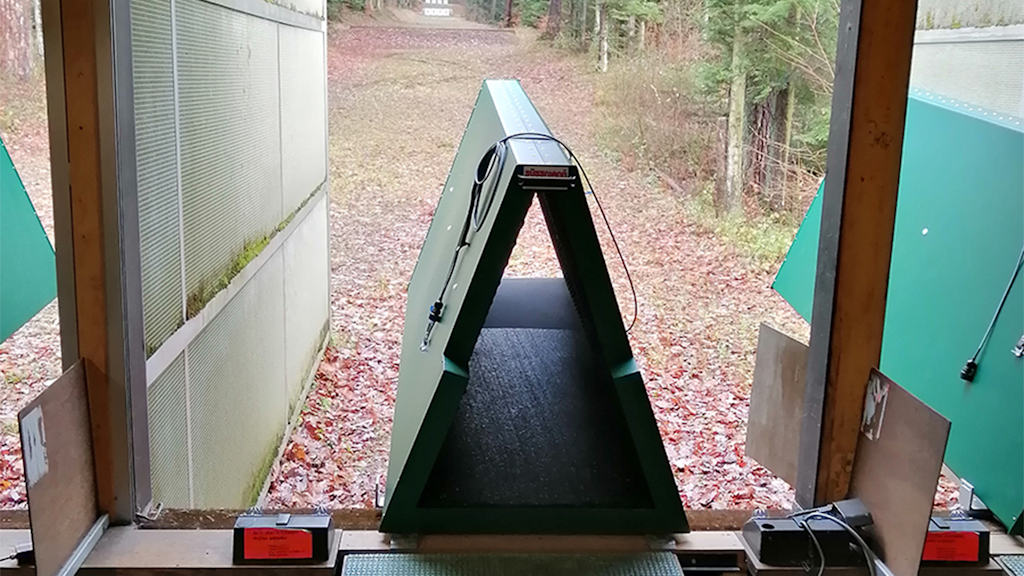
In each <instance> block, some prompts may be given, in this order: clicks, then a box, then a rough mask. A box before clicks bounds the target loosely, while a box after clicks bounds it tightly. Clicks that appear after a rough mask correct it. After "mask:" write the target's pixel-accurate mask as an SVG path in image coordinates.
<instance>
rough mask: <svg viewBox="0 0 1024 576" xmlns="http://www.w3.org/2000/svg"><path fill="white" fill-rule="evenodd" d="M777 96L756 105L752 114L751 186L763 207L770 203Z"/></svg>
mask: <svg viewBox="0 0 1024 576" xmlns="http://www.w3.org/2000/svg"><path fill="white" fill-rule="evenodd" d="M774 97H775V94H774V93H772V94H769V95H768V98H767V99H765V101H764V102H758V103H757V104H754V107H753V110H751V112H750V116H751V126H750V186H751V188H753V189H754V194H755V197H756V198H757V200H758V202H760V203H761V205H762V206H768V205H769V203H770V198H769V196H770V191H769V189H768V180H769V177H768V171H769V170H770V169H771V167H770V166H769V161H768V159H769V155H770V150H771V130H772V101H773V100H774Z"/></svg>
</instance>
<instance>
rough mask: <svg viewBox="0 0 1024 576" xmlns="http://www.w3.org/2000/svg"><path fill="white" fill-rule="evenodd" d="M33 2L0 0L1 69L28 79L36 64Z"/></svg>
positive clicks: (28, 0) (29, 0)
mask: <svg viewBox="0 0 1024 576" xmlns="http://www.w3.org/2000/svg"><path fill="white" fill-rule="evenodd" d="M31 4H32V0H0V68H2V69H3V70H6V71H7V72H9V73H11V74H14V75H16V76H18V77H19V78H22V79H25V78H28V77H29V75H30V74H31V73H32V66H33V64H34V58H33V52H34V51H35V47H34V46H33V45H34V44H35V43H36V41H35V38H34V37H33V34H32V20H33V18H32V12H33V10H32V8H33V7H32V5H31Z"/></svg>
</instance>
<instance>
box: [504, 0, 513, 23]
mask: <svg viewBox="0 0 1024 576" xmlns="http://www.w3.org/2000/svg"><path fill="white" fill-rule="evenodd" d="M504 25H505V28H509V27H511V26H512V0H505V24H504Z"/></svg>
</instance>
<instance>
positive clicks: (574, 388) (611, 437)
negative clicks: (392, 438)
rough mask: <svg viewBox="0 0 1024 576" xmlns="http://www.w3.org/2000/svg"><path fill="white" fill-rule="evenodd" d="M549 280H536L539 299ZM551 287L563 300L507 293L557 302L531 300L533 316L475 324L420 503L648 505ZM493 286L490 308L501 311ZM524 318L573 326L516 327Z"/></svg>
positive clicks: (601, 375)
mask: <svg viewBox="0 0 1024 576" xmlns="http://www.w3.org/2000/svg"><path fill="white" fill-rule="evenodd" d="M524 286H525V285H523V286H520V287H518V288H522V287H524ZM538 286H539V285H538ZM552 286H553V285H551V284H550V283H549V284H548V285H547V286H545V287H544V289H549V290H548V292H547V294H548V295H549V296H550V295H554V294H556V293H557V291H556V290H550V289H551V288H552ZM555 287H557V286H555ZM561 291H562V292H563V293H564V294H565V297H564V298H561V297H552V298H541V297H540V295H531V292H530V291H529V290H516V291H515V296H516V298H517V299H519V298H522V299H524V300H523V301H532V302H534V303H536V302H541V301H544V302H547V303H548V304H549V305H550V304H553V303H557V305H558V306H560V307H561V309H559V310H553V309H548V310H547V311H545V310H544V307H539V308H538V307H536V306H534V307H532V309H534V310H537V311H539V312H540V313H541V317H537V318H536V322H534V321H531V320H530V315H529V314H520V315H514V314H512V315H505V316H503V318H505V320H502V321H500V322H499V321H496V320H495V321H492V318H490V317H489V318H488V320H487V323H486V324H485V326H494V325H496V324H497V325H506V326H507V325H508V324H516V325H518V326H516V327H500V328H498V327H485V328H484V329H483V330H481V332H480V337H479V338H478V340H477V343H476V347H475V348H474V351H473V356H472V357H471V359H470V365H469V384H468V386H467V390H466V394H465V396H464V397H463V399H462V403H461V404H460V406H459V409H458V411H457V413H456V416H455V421H454V422H453V423H452V426H451V427H450V428H449V431H448V436H447V438H446V439H445V443H444V445H443V446H442V448H441V452H440V454H439V455H438V458H437V461H436V463H435V464H434V468H433V471H432V472H431V476H430V479H429V480H428V482H427V485H426V487H425V489H424V492H423V495H422V496H421V500H420V505H421V506H424V507H443V508H458V507H488V506H500V507H504V506H517V507H521V506H559V507H562V506H565V507H602V508H651V507H653V502H652V500H651V496H650V492H649V490H648V489H647V486H646V483H645V480H644V475H643V472H642V470H641V468H640V461H639V459H638V458H637V456H636V452H635V449H634V447H633V444H632V437H631V435H630V433H629V430H628V429H627V425H626V421H625V417H624V416H623V414H622V409H621V407H620V406H619V402H618V399H617V398H616V397H615V390H614V389H613V387H612V382H611V378H610V375H609V374H608V371H607V369H606V368H605V367H604V366H603V363H602V362H601V360H600V358H598V357H597V356H596V355H595V354H594V351H593V350H592V348H591V346H590V344H589V343H588V340H587V338H586V336H585V335H584V333H583V330H582V329H581V328H580V327H579V326H580V325H579V323H578V321H576V322H569V323H567V322H565V321H564V320H565V318H566V314H567V313H568V314H570V315H569V318H574V317H575V310H574V308H573V307H572V300H571V299H570V298H568V291H567V290H566V288H565V284H564V282H561ZM501 292H502V291H501V290H500V289H499V295H498V296H497V297H496V299H495V306H496V307H497V309H498V310H509V308H505V306H506V305H508V304H509V302H507V301H506V302H501V300H502V299H503V296H502V294H501ZM508 295H509V292H508V291H506V292H505V294H504V296H505V297H507V296H508ZM534 296H536V297H534ZM565 306H568V307H569V310H568V311H567V310H565V309H564V307H565ZM513 308H515V307H514V306H513ZM494 309H495V308H494V307H492V310H494ZM519 309H520V310H525V309H527V307H520V308H519ZM552 319H556V320H552ZM534 323H539V324H542V325H547V326H551V325H558V326H575V328H553V327H546V328H536V327H524V325H526V326H529V325H530V324H534Z"/></svg>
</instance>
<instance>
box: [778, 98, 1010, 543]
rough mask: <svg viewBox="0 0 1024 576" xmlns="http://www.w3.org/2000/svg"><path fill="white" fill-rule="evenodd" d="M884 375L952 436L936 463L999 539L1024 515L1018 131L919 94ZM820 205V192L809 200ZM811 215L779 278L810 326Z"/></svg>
mask: <svg viewBox="0 0 1024 576" xmlns="http://www.w3.org/2000/svg"><path fill="white" fill-rule="evenodd" d="M906 122H907V123H906V134H905V139H904V145H903V163H902V168H901V172H900V188H899V199H898V203H897V207H896V226H895V231H894V235H893V248H892V266H891V269H890V273H889V292H888V301H887V303H886V315H885V334H884V336H883V341H882V359H881V370H882V371H883V372H885V373H886V375H888V376H889V377H891V378H892V379H893V380H895V381H896V382H899V384H900V385H901V386H904V387H905V388H906V389H907V390H909V391H910V392H912V393H913V394H914V395H915V396H917V397H918V398H920V399H921V400H923V401H924V402H926V403H927V404H928V405H929V406H931V407H932V408H934V409H936V410H938V411H939V412H940V413H941V414H942V415H943V416H945V417H946V418H949V419H950V421H952V423H953V427H952V430H951V432H950V437H949V444H948V447H947V449H946V462H947V463H948V464H949V466H950V467H951V468H952V469H953V471H954V472H955V473H956V474H957V475H958V476H960V477H962V478H965V479H967V480H969V481H970V482H971V483H973V484H974V486H975V488H976V493H977V495H978V497H979V498H981V499H982V501H984V502H985V504H986V505H988V506H989V508H991V509H992V511H993V512H994V513H995V514H996V516H997V517H998V518H999V519H1000V520H1001V521H1002V522H1004V523H1005V524H1006V525H1007V526H1012V525H1013V524H1014V523H1015V522H1019V518H1020V515H1021V511H1022V508H1024V410H1022V409H1021V407H1022V406H1024V385H1022V383H1024V358H1021V357H1018V356H1017V355H1015V354H1014V353H1012V352H1011V350H1012V349H1013V348H1014V347H1015V345H1016V344H1017V342H1018V340H1019V339H1020V338H1021V337H1022V335H1024V277H1022V276H1018V277H1017V278H1016V280H1015V281H1014V282H1013V284H1012V286H1011V289H1010V291H1009V293H1008V296H1007V299H1006V304H1005V307H1004V308H1003V309H1002V312H1001V313H1000V314H999V316H998V319H997V320H996V322H995V323H994V325H993V326H992V334H991V337H990V338H989V340H988V343H987V345H986V346H985V348H984V350H983V351H982V354H981V356H980V357H979V361H978V364H979V368H978V373H977V376H976V377H975V379H974V381H973V382H971V383H967V382H965V381H963V380H961V379H960V369H961V368H962V367H963V366H964V363H965V362H966V361H967V360H968V359H969V358H970V357H971V356H972V355H973V354H974V352H975V350H976V349H977V347H978V344H979V342H980V341H981V340H982V337H983V335H984V334H985V332H986V328H987V327H988V325H989V323H990V321H991V320H992V318H993V314H994V313H995V312H996V308H997V306H998V304H999V301H1000V298H1001V297H1002V295H1003V293H1004V291H1005V290H1006V288H1007V285H1008V284H1009V282H1010V279H1011V277H1012V276H1013V271H1014V268H1015V266H1016V265H1017V263H1018V258H1019V257H1020V255H1021V253H1022V250H1024V247H1022V246H1024V120H1022V119H1021V118H1017V117H1013V116H1008V115H1006V114H999V113H997V112H992V111H990V110H982V109H978V108H977V107H976V106H972V105H969V104H965V103H963V102H958V101H954V100H950V99H948V98H945V97H942V96H936V95H931V94H928V93H925V92H922V91H917V90H915V91H913V92H912V93H911V96H910V99H909V101H908V104H907V121H906ZM819 195H820V192H819ZM820 211H821V204H820V202H819V201H818V199H815V201H814V203H813V204H811V208H810V210H809V211H808V214H807V216H806V218H805V219H804V224H803V226H802V227H801V229H800V231H799V232H798V233H797V237H796V239H795V240H794V242H793V245H792V247H791V248H790V251H789V255H788V256H787V258H786V261H785V263H784V264H783V265H782V268H781V269H780V270H779V273H778V275H777V276H776V279H775V285H774V286H775V289H776V290H778V291H779V293H780V294H782V296H783V297H784V298H786V300H787V301H789V302H790V304H792V305H793V307H794V308H795V309H796V310H797V311H798V312H800V314H801V315H802V316H804V318H806V319H808V320H810V315H811V310H810V308H811V299H812V294H813V291H814V275H815V265H816V261H817V245H818V237H819V234H820V226H821V215H820Z"/></svg>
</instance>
